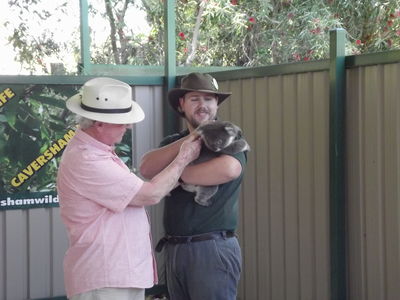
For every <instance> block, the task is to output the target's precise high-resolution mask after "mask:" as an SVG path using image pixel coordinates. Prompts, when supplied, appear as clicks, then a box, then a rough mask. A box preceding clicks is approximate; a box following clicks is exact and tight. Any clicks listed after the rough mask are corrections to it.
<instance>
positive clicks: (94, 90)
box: [66, 77, 144, 124]
mask: <svg viewBox="0 0 400 300" xmlns="http://www.w3.org/2000/svg"><path fill="white" fill-rule="evenodd" d="M66 105H67V108H68V109H69V110H70V111H72V112H74V113H76V114H78V115H80V116H82V117H85V118H88V119H91V120H95V121H100V122H105V123H112V124H132V123H137V122H140V121H142V120H143V119H144V112H143V110H142V108H141V107H140V106H139V104H137V103H136V101H133V99H132V89H131V87H130V86H129V85H128V84H126V83H125V82H122V81H119V80H116V79H113V78H107V77H98V78H94V79H91V80H88V81H87V82H86V83H85V84H84V85H83V88H82V90H81V92H80V93H78V94H76V95H74V96H72V97H71V98H69V99H68V100H67V103H66Z"/></svg>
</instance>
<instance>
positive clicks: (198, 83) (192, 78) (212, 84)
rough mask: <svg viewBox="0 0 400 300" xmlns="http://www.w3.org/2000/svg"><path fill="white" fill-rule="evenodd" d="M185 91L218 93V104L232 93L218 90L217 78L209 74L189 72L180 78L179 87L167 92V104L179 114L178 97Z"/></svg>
mask: <svg viewBox="0 0 400 300" xmlns="http://www.w3.org/2000/svg"><path fill="white" fill-rule="evenodd" d="M187 92H203V93H210V94H215V95H218V105H219V104H221V102H222V101H224V100H225V99H226V98H228V97H229V96H230V95H232V93H230V92H227V93H223V92H219V91H218V83H217V80H215V78H214V77H212V76H211V75H210V74H202V73H190V74H188V75H186V76H185V77H183V78H182V80H181V87H180V88H173V89H171V90H170V91H169V92H168V101H169V104H170V105H171V106H172V108H173V109H174V110H175V111H176V112H178V113H179V114H180V115H182V113H181V112H180V111H179V110H178V107H179V98H181V97H183V96H184V95H185V94H186V93H187Z"/></svg>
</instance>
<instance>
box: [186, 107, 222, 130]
mask: <svg viewBox="0 0 400 300" xmlns="http://www.w3.org/2000/svg"><path fill="white" fill-rule="evenodd" d="M204 111H205V112H207V113H208V118H207V119H204V120H202V121H198V120H196V119H195V118H193V117H189V116H187V115H186V114H185V119H186V120H187V122H188V123H189V124H190V125H191V126H192V127H193V128H197V127H198V126H199V125H200V124H202V123H204V122H207V121H210V120H214V119H215V118H216V116H215V115H211V114H210V112H209V111H207V110H204ZM196 113H198V110H197V111H196V112H195V114H196Z"/></svg>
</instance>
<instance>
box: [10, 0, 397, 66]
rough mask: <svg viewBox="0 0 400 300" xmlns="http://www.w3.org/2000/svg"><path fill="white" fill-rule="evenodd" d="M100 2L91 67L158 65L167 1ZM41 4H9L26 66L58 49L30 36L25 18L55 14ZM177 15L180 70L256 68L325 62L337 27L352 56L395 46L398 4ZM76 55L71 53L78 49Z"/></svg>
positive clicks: (310, 2)
mask: <svg viewBox="0 0 400 300" xmlns="http://www.w3.org/2000/svg"><path fill="white" fill-rule="evenodd" d="M42 1H43V0H42ZM103 1H104V2H101V1H98V2H93V3H95V4H97V5H100V4H101V5H100V6H99V7H96V6H95V4H92V5H91V6H90V12H89V13H90V16H91V17H95V16H96V15H98V16H100V17H102V18H103V19H104V20H106V21H107V23H108V24H109V29H110V36H109V39H107V40H106V41H105V42H104V44H95V43H93V44H92V48H91V49H92V53H91V55H92V60H93V62H95V63H102V64H115V63H117V64H131V65H162V64H163V62H164V40H163V36H164V28H163V22H164V20H163V18H164V15H163V14H164V1H161V0H142V3H141V4H140V3H139V2H137V1H132V0H126V1H120V0H103ZM39 2H40V1H39V0H36V1H32V0H22V1H10V5H12V6H14V7H18V8H19V9H20V11H21V16H23V18H22V19H21V24H20V26H19V27H17V28H15V29H14V31H13V34H12V35H11V36H10V38H9V40H10V42H12V43H13V45H14V47H15V48H16V49H18V51H19V56H18V59H19V61H21V62H25V63H27V64H29V67H30V68H35V67H36V68H38V67H39V68H44V66H43V64H41V61H43V58H44V57H46V56H48V55H50V54H51V55H53V54H55V53H58V52H60V49H63V45H59V44H54V43H53V42H52V36H51V33H49V32H45V33H43V34H42V35H40V36H39V37H35V38H32V37H31V36H29V35H28V34H27V27H26V26H27V22H26V21H27V19H28V16H29V15H32V14H33V15H36V16H40V19H42V20H44V21H45V20H47V19H48V18H50V17H51V16H52V14H53V12H48V11H46V10H40V11H39V10H35V5H36V3H39ZM106 4H107V5H106ZM104 7H107V8H108V9H107V10H104ZM100 8H101V9H100ZM130 9H141V10H144V11H145V12H146V15H147V22H148V24H149V25H150V27H151V29H150V32H149V33H148V34H146V35H145V34H144V33H137V32H136V33H135V32H133V31H132V30H131V29H130V28H129V27H128V26H127V24H128V22H127V21H128V19H127V18H128V17H127V16H128V15H127V12H128V11H129V10H130ZM176 16H177V17H176V27H177V31H176V48H177V53H176V55H177V63H178V65H180V66H184V65H190V66H260V65H269V64H280V63H286V62H291V61H300V60H301V61H308V60H316V59H324V58H327V57H328V55H329V31H330V30H332V29H334V28H339V27H340V28H344V29H345V30H346V31H347V32H348V44H347V53H348V54H349V55H351V54H360V53H367V52H378V51H385V50H390V49H398V48H399V47H400V39H399V37H400V7H399V6H398V0H386V1H377V0H374V1H364V0H341V1H339V0H323V1H321V0H177V2H176ZM95 30H96V29H95V27H94V26H93V27H92V32H93V31H95ZM73 49H74V52H73V53H74V54H75V55H76V53H77V52H78V50H77V47H76V45H75V46H73ZM47 72H48V70H47Z"/></svg>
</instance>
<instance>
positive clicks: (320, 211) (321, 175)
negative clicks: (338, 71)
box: [312, 72, 330, 299]
mask: <svg viewBox="0 0 400 300" xmlns="http://www.w3.org/2000/svg"><path fill="white" fill-rule="evenodd" d="M328 82H329V81H328V72H323V73H314V74H313V87H314V88H313V95H312V99H313V103H312V106H313V107H314V109H313V116H312V118H313V120H314V126H313V128H312V131H313V137H314V143H313V148H314V165H313V167H314V187H313V188H314V211H313V214H314V215H313V218H314V219H315V244H314V247H315V263H314V265H315V283H314V286H315V289H316V292H315V298H316V299H329V292H330V290H329V270H330V268H329V148H328V144H329V134H328V132H329V118H328V116H329V102H328V101H326V99H328V95H329V90H328Z"/></svg>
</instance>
